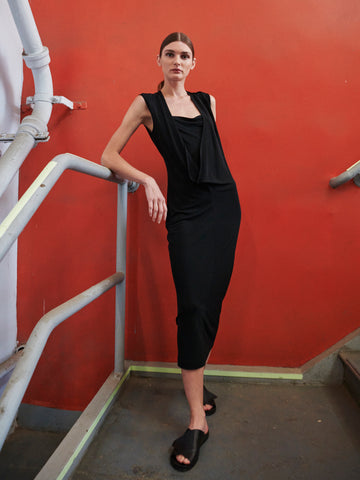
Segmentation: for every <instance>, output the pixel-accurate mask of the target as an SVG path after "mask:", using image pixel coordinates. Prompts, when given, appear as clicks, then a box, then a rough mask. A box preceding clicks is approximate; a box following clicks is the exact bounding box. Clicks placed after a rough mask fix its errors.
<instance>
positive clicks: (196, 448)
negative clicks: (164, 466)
mask: <svg viewBox="0 0 360 480" xmlns="http://www.w3.org/2000/svg"><path fill="white" fill-rule="evenodd" d="M208 438H209V432H207V433H204V432H203V431H202V430H190V429H189V428H188V429H187V430H186V432H185V433H184V435H183V436H182V437H179V438H178V439H177V440H175V442H174V443H173V445H172V446H173V448H174V450H173V452H172V454H171V457H170V463H171V465H172V466H173V467H174V468H175V470H178V471H179V472H187V471H188V470H190V469H191V468H193V466H194V465H195V464H196V462H197V461H198V458H199V452H200V447H201V445H203V444H204V443H205V442H206V440H207V439H208ZM177 455H183V456H184V457H185V458H187V459H188V460H189V461H190V463H189V464H186V463H180V462H178V461H177V459H176V457H177Z"/></svg>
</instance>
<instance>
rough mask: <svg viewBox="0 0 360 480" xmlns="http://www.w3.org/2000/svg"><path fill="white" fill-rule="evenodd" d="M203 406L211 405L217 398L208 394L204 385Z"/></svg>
mask: <svg viewBox="0 0 360 480" xmlns="http://www.w3.org/2000/svg"><path fill="white" fill-rule="evenodd" d="M203 398H204V405H205V404H208V405H213V404H214V400H215V398H217V395H215V393H212V392H210V391H209V390H208V389H207V388H206V387H205V385H204V397H203Z"/></svg>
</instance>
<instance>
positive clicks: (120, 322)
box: [114, 185, 127, 374]
mask: <svg viewBox="0 0 360 480" xmlns="http://www.w3.org/2000/svg"><path fill="white" fill-rule="evenodd" d="M126 229H127V188H124V185H118V191H117V231H116V270H117V271H118V272H123V273H124V274H125V276H126ZM125 295H126V282H122V283H121V284H119V285H117V286H116V298H115V363H114V373H115V374H119V373H121V372H123V371H124V359H125V335H124V333H125Z"/></svg>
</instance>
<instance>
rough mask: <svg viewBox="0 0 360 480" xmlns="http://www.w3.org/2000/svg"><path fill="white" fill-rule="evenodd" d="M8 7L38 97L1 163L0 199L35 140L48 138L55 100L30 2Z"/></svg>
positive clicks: (17, 0)
mask: <svg viewBox="0 0 360 480" xmlns="http://www.w3.org/2000/svg"><path fill="white" fill-rule="evenodd" d="M8 3H9V7H10V10H11V13H12V15H13V17H14V21H15V24H16V27H17V29H18V32H19V36H20V38H21V41H22V44H23V47H24V54H23V58H24V61H25V63H26V65H27V66H28V67H29V68H30V69H31V70H32V74H33V77H34V86H35V95H34V109H33V112H32V114H31V115H29V116H27V117H25V118H24V120H23V121H22V122H21V125H20V127H19V129H18V131H17V133H16V137H15V140H14V141H13V143H12V144H11V145H10V147H9V148H8V149H7V151H6V152H5V154H4V155H3V156H2V158H1V160H0V197H1V195H2V194H3V193H4V192H5V190H6V188H7V186H8V185H9V183H10V182H11V180H12V178H13V177H14V175H15V174H16V172H17V171H18V170H19V168H20V167H21V165H22V163H23V162H24V160H25V158H26V157H27V155H28V154H29V152H30V151H31V149H32V148H33V147H34V145H35V143H36V137H37V136H38V135H42V136H45V137H46V136H47V124H48V121H49V119H50V116H51V112H52V103H51V102H52V97H53V83H52V78H51V72H50V68H49V63H50V56H49V51H48V49H47V47H44V46H43V45H42V43H41V39H40V36H39V32H38V30H37V27H36V24H35V20H34V17H33V14H32V11H31V8H30V5H29V2H28V0H8ZM36 94H42V98H41V100H37V99H36Z"/></svg>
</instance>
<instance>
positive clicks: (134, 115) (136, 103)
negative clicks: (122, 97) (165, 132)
mask: <svg viewBox="0 0 360 480" xmlns="http://www.w3.org/2000/svg"><path fill="white" fill-rule="evenodd" d="M124 120H125V121H129V122H130V123H132V124H135V125H137V126H138V125H141V124H143V125H145V126H146V127H148V128H150V130H151V129H152V118H151V113H150V110H149V109H148V107H147V105H146V102H145V100H144V98H143V97H142V96H141V95H138V96H137V97H135V99H134V100H133V102H132V104H131V105H130V107H129V109H128V111H127V112H126V115H125V117H124Z"/></svg>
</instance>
